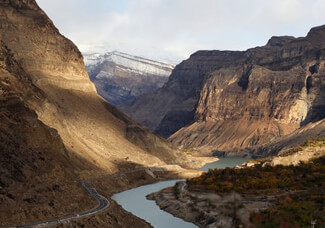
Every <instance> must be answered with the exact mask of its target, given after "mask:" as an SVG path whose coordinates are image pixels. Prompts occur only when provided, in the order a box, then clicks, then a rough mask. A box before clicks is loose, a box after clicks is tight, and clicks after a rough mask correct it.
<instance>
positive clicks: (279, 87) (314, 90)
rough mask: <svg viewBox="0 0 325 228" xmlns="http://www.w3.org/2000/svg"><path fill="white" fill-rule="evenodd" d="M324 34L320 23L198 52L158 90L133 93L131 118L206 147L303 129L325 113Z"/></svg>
mask: <svg viewBox="0 0 325 228" xmlns="http://www.w3.org/2000/svg"><path fill="white" fill-rule="evenodd" d="M324 38H325V26H321V27H317V28H313V29H311V31H310V32H309V33H308V35H307V36H306V37H305V38H294V37H287V36H285V37H272V38H271V39H270V40H269V42H268V43H267V45H266V46H263V47H257V48H253V49H249V50H247V51H244V52H231V51H199V52H197V53H195V54H193V55H192V56H191V57H190V58H189V59H188V60H186V61H184V62H182V63H181V64H180V65H178V66H176V68H175V70H174V71H173V73H172V75H171V77H170V79H169V81H168V82H167V83H166V85H165V86H164V87H163V88H162V89H160V90H158V91H157V92H156V93H154V94H150V95H147V96H142V97H139V98H138V99H136V100H135V101H134V102H133V105H132V106H131V107H130V110H132V112H133V115H131V116H132V117H133V118H135V119H136V120H138V121H139V122H141V123H144V124H146V123H149V124H148V127H151V129H155V130H156V132H157V133H159V134H161V135H163V136H165V137H168V136H170V135H172V136H171V137H170V140H171V141H173V142H174V143H175V144H176V145H181V146H182V147H186V148H199V149H201V150H203V151H213V150H234V149H239V148H246V147H252V146H255V145H258V144H263V143H267V142H270V141H271V140H274V139H276V138H278V137H280V136H283V135H287V134H290V133H292V132H294V131H295V130H297V129H299V128H300V127H301V126H305V125H306V126H305V127H308V126H307V125H308V123H310V122H315V121H318V120H321V119H323V118H324V117H325V109H324V108H325V99H324V98H325V93H324V91H325V90H324V84H325V74H324V73H325V72H324V57H325V52H324V51H325V43H324ZM149 107H154V108H153V109H151V111H149V110H150V109H149ZM168 107H169V108H168ZM147 113H150V115H148V117H147V118H143V117H142V116H143V115H144V114H147ZM175 132H176V133H175Z"/></svg>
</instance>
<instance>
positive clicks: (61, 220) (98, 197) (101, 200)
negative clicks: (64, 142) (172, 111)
mask: <svg viewBox="0 0 325 228" xmlns="http://www.w3.org/2000/svg"><path fill="white" fill-rule="evenodd" d="M163 167H164V166H153V167H142V168H138V169H134V170H131V171H125V172H119V173H115V174H113V175H108V176H105V177H101V178H94V179H92V180H100V179H106V178H108V177H113V178H117V177H120V176H121V175H124V174H129V173H135V172H140V171H143V170H146V169H148V170H151V169H160V168H163ZM81 184H82V186H83V187H84V188H85V189H86V190H87V191H88V193H89V195H91V196H92V197H93V198H95V199H96V200H97V202H98V205H97V206H96V207H95V208H93V209H90V210H88V211H84V212H81V213H78V214H74V215H68V216H65V217H61V218H56V219H50V220H47V221H43V222H35V223H29V224H25V225H18V226H10V227H0V228H14V227H16V228H20V227H24V228H27V227H29V228H31V227H33V228H37V227H46V226H48V225H55V224H59V223H68V222H69V221H70V220H72V219H79V218H81V217H85V216H89V215H93V214H96V213H98V212H101V211H103V210H104V209H106V208H107V207H108V206H109V201H108V200H107V199H106V198H105V197H104V196H102V195H100V194H99V193H98V192H97V191H96V189H94V188H92V187H90V186H89V184H88V182H87V180H83V181H81Z"/></svg>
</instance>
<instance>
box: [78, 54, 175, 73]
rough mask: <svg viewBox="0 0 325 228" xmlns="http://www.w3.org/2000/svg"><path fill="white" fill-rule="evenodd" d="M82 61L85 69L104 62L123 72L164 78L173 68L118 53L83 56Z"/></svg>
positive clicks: (172, 66) (169, 65) (165, 64)
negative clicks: (112, 64)
mask: <svg viewBox="0 0 325 228" xmlns="http://www.w3.org/2000/svg"><path fill="white" fill-rule="evenodd" d="M84 61H85V64H86V66H87V68H91V67H95V66H98V65H100V64H103V63H105V62H111V63H114V64H115V65H116V66H117V67H118V68H120V69H122V70H124V71H128V72H132V73H137V74H143V75H157V76H164V77H168V76H169V75H170V74H171V72H172V70H173V69H174V67H175V66H174V65H171V64H167V63H162V62H158V61H153V60H150V59H146V58H142V57H138V56H133V55H129V54H126V53H123V52H119V51H113V52H107V53H105V54H100V53H93V54H85V55H84Z"/></svg>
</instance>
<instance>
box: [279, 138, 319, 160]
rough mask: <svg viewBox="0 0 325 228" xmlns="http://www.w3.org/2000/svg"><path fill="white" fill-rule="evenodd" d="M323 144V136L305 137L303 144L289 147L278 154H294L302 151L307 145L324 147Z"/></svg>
mask: <svg viewBox="0 0 325 228" xmlns="http://www.w3.org/2000/svg"><path fill="white" fill-rule="evenodd" d="M324 146H325V137H323V138H316V139H307V140H306V142H305V143H304V144H303V145H300V146H296V147H293V148H290V149H288V150H286V151H284V152H282V153H281V154H280V156H282V157H283V156H288V155H291V154H295V153H297V152H300V151H303V150H304V149H305V148H307V147H324Z"/></svg>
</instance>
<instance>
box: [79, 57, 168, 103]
mask: <svg viewBox="0 0 325 228" xmlns="http://www.w3.org/2000/svg"><path fill="white" fill-rule="evenodd" d="M84 56H85V62H86V67H87V70H88V73H89V76H90V79H91V80H92V81H93V82H94V83H95V85H96V88H97V91H98V93H99V94H100V95H101V96H102V97H104V98H105V99H106V100H107V101H109V102H110V103H112V104H113V105H117V106H120V105H121V104H122V103H124V102H125V101H128V100H133V99H134V98H135V97H137V96H139V95H141V94H145V93H149V92H153V91H155V90H157V89H158V88H160V87H161V86H163V84H164V83H165V82H166V81H167V80H168V77H169V75H170V74H171V71H172V69H173V68H174V65H171V64H167V63H162V62H158V61H154V60H150V59H147V58H143V57H138V56H133V55H129V54H126V53H123V52H119V51H113V52H106V53H104V54H98V53H97V54H85V55H84Z"/></svg>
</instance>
